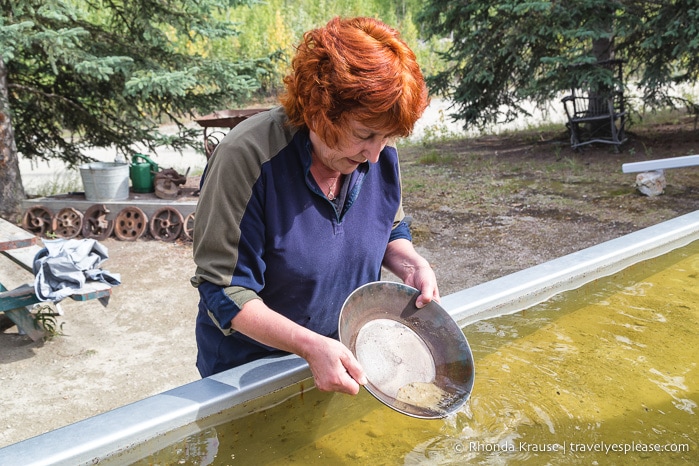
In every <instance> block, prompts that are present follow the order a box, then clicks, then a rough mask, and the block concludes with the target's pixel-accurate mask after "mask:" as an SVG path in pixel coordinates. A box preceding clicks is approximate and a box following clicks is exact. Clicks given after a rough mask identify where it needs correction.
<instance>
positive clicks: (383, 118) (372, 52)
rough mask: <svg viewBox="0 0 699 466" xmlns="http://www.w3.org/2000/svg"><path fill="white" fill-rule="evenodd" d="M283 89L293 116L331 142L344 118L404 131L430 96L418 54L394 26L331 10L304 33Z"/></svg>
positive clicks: (339, 139)
mask: <svg viewBox="0 0 699 466" xmlns="http://www.w3.org/2000/svg"><path fill="white" fill-rule="evenodd" d="M291 68H292V70H291V74H289V75H288V76H287V77H286V78H284V84H285V85H286V93H285V94H284V95H283V96H282V97H281V103H282V105H283V106H284V108H285V110H286V113H287V115H288V117H289V122H290V124H292V125H294V126H298V127H305V128H308V129H311V130H313V131H314V132H315V133H316V134H318V136H319V137H320V138H321V139H322V140H323V142H324V143H325V144H327V145H328V146H330V147H340V146H342V145H343V143H344V142H345V141H346V137H347V136H348V134H347V128H348V119H354V120H357V121H360V122H361V123H362V124H364V125H366V126H367V127H369V128H372V129H375V130H377V131H380V132H381V134H383V135H385V136H387V137H396V136H403V137H404V136H408V135H409V134H410V133H411V132H412V130H413V127H414V125H415V122H416V121H417V120H418V118H420V116H421V115H422V113H423V112H424V110H425V108H426V107H427V104H428V103H429V99H428V94H427V87H426V86H425V79H424V77H423V76H422V72H421V71H420V67H419V65H418V64H417V61H416V59H415V54H414V53H413V51H412V50H411V49H410V48H409V47H408V45H407V44H406V43H405V42H403V40H402V39H400V35H399V33H398V31H396V30H395V29H393V28H391V27H389V26H387V25H386V24H384V23H382V22H381V21H378V20H376V19H373V18H350V19H341V18H334V19H332V20H330V22H328V24H327V25H326V26H325V27H322V28H319V29H314V30H311V31H308V32H306V33H305V34H304V36H303V40H302V42H301V44H300V45H299V46H298V47H297V51H296V55H295V56H294V58H293V60H292V62H291Z"/></svg>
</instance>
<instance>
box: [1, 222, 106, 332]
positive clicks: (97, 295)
mask: <svg viewBox="0 0 699 466" xmlns="http://www.w3.org/2000/svg"><path fill="white" fill-rule="evenodd" d="M38 242H39V238H37V237H36V236H35V235H33V234H32V233H29V232H28V231H25V230H23V229H22V228H20V227H18V226H16V225H13V224H12V223H10V222H8V221H6V220H4V219H1V218H0V254H2V256H4V257H5V258H7V259H10V260H11V261H12V262H14V263H15V264H18V265H20V266H21V267H22V268H24V269H25V270H27V271H29V272H31V273H32V276H33V268H34V258H35V257H36V254H37V253H38V252H39V251H41V249H42V248H41V246H39V245H38V244H37V243H38ZM111 293H112V287H111V285H108V284H106V283H102V282H97V281H89V282H87V283H86V284H85V286H84V287H83V288H81V289H80V290H76V291H75V293H73V294H72V295H71V296H70V297H71V299H73V300H76V301H87V300H91V299H98V300H99V301H100V302H101V303H102V304H103V305H106V304H107V302H108V301H109V297H110V296H111ZM40 302H42V301H41V300H40V299H39V298H38V297H37V296H36V293H35V292H34V286H33V282H32V284H24V285H22V286H19V287H17V288H15V289H13V290H8V289H7V288H6V287H5V286H4V285H3V284H2V283H0V312H4V313H5V315H7V317H9V318H10V320H12V322H13V323H14V324H15V325H17V328H19V329H20V330H21V331H23V332H24V333H26V334H27V336H29V337H30V338H31V339H32V340H34V341H36V340H38V339H40V338H43V336H44V331H43V330H42V329H41V328H39V327H38V326H37V324H36V321H35V319H34V317H33V316H32V313H31V312H30V310H29V308H30V306H33V305H34V304H37V303H40Z"/></svg>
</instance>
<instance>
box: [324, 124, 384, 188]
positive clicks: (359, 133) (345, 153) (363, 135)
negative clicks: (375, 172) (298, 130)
mask: <svg viewBox="0 0 699 466" xmlns="http://www.w3.org/2000/svg"><path fill="white" fill-rule="evenodd" d="M348 131H349V134H348V135H347V138H346V141H345V143H344V144H343V145H341V146H339V147H336V148H334V149H333V148H330V147H328V146H327V145H326V144H325V143H324V142H323V141H322V140H321V139H320V137H319V136H318V135H317V134H316V133H315V132H314V131H311V132H310V138H311V145H312V146H313V153H314V154H315V156H316V157H317V158H318V160H319V161H320V162H321V163H322V164H323V165H325V167H326V168H328V169H330V170H332V171H335V172H340V173H342V174H343V175H348V174H350V173H352V172H353V171H355V170H356V169H357V167H358V166H359V165H360V164H362V163H364V162H366V161H367V160H368V161H369V162H371V163H376V162H377V161H378V160H379V153H380V152H381V151H382V150H383V148H384V147H385V146H386V143H387V142H388V137H387V136H386V135H384V134H381V133H379V132H377V131H376V130H373V129H371V128H368V127H366V126H364V125H363V124H361V123H360V122H359V121H357V120H350V122H349V125H348Z"/></svg>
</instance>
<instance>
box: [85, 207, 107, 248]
mask: <svg viewBox="0 0 699 466" xmlns="http://www.w3.org/2000/svg"><path fill="white" fill-rule="evenodd" d="M108 213H109V210H108V209H107V207H106V206H105V205H104V204H95V205H91V206H90V207H88V209H87V210H86V211H85V215H84V216H83V237H85V238H90V239H96V240H98V241H102V240H104V239H107V238H109V236H110V235H111V234H112V232H113V231H114V220H107V214H108Z"/></svg>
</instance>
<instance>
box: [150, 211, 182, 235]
mask: <svg viewBox="0 0 699 466" xmlns="http://www.w3.org/2000/svg"><path fill="white" fill-rule="evenodd" d="M183 228H184V219H183V218H182V214H181V213H179V212H178V211H177V210H176V209H173V208H172V207H163V208H161V209H158V210H156V211H155V213H154V214H153V217H152V218H151V219H150V234H151V235H153V238H155V239H159V240H161V241H175V240H176V239H177V238H178V237H179V236H180V234H181V233H182V229H183Z"/></svg>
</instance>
